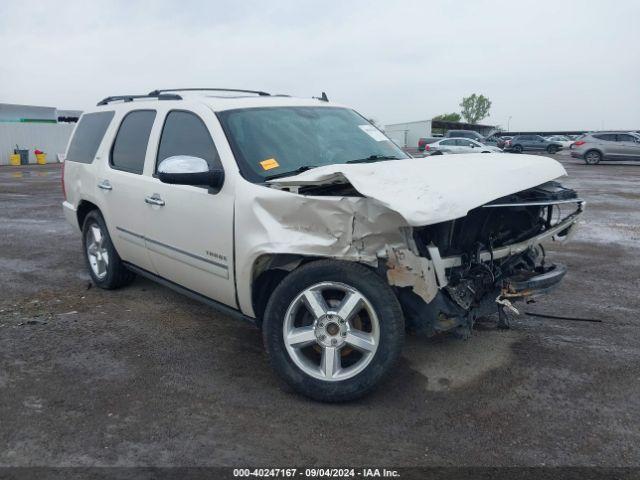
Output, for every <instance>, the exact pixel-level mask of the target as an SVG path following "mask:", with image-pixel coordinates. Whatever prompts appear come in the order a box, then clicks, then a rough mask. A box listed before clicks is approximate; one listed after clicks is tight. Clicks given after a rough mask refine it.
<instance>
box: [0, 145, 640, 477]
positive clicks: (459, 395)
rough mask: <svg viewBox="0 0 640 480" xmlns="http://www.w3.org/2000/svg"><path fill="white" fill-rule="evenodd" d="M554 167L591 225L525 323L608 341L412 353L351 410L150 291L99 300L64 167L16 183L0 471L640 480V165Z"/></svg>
mask: <svg viewBox="0 0 640 480" xmlns="http://www.w3.org/2000/svg"><path fill="white" fill-rule="evenodd" d="M557 158H558V159H561V161H562V162H563V163H564V164H565V166H566V168H567V170H568V172H569V178H568V180H566V181H565V183H566V184H567V185H568V186H571V187H573V188H576V189H578V190H579V191H580V193H581V194H582V196H583V198H585V199H586V200H587V204H588V205H587V208H588V210H587V214H586V215H585V221H584V224H583V225H582V227H581V229H580V230H579V231H578V233H577V234H576V236H575V237H574V239H573V242H572V243H570V244H567V245H563V246H561V247H551V248H550V249H549V250H550V252H549V253H550V257H551V258H552V259H553V260H557V261H560V262H563V263H566V264H567V265H568V266H569V268H570V270H569V274H568V275H567V277H566V279H565V281H564V283H563V285H562V286H561V288H560V289H559V290H557V291H556V292H554V293H553V294H552V295H550V296H548V297H546V298H544V299H542V300H540V301H539V302H537V303H536V304H532V305H528V306H526V307H525V308H524V310H526V311H528V312H537V313H546V314H551V315H557V316H571V317H581V318H586V319H594V320H600V321H601V322H582V321H569V320H554V319H548V318H540V317H530V316H524V315H523V316H520V317H519V318H518V319H517V320H516V321H515V322H514V325H513V328H512V329H511V330H508V331H500V330H497V329H495V327H494V325H493V324H491V323H487V324H483V325H481V326H480V327H479V328H478V329H477V330H475V331H474V335H473V337H472V338H471V339H470V340H468V341H462V340H457V339H455V338H453V337H452V336H443V337H440V338H435V339H428V340H427V339H423V338H413V337H411V338H408V341H407V346H406V348H405V352H404V356H403V358H402V361H401V362H400V364H399V365H398V366H397V368H396V370H395V374H394V376H393V378H391V379H390V380H389V381H388V382H386V383H385V384H384V385H383V387H382V388H380V389H379V390H378V391H377V392H376V393H374V394H372V395H370V396H368V397H367V398H365V399H363V400H361V401H358V402H354V403H350V404H343V405H325V404H318V403H314V402H312V401H309V400H307V399H305V398H302V397H300V396H298V395H296V394H294V393H292V392H289V391H285V390H283V389H282V388H281V386H280V385H279V383H278V381H277V380H276V378H275V375H274V374H273V373H272V372H271V370H270V368H269V365H268V363H267V359H266V356H265V353H264V351H263V348H262V343H261V336H260V332H259V331H258V330H257V329H256V328H255V327H253V326H251V325H249V324H245V323H240V322H239V321H238V320H234V319H232V318H229V317H226V316H223V315H220V314H218V313H216V312H215V311H212V310H211V309H210V308H209V307H207V306H204V305H201V304H199V303H196V302H195V301H193V300H190V299H188V298H185V297H183V296H181V295H179V294H176V293H174V292H172V291H171V290H168V289H167V288H165V287H162V286H159V285H156V284H154V283H152V282H150V281H147V280H144V279H137V280H136V281H135V282H134V284H133V285H132V286H131V287H128V288H125V289H122V290H118V291H102V290H99V289H97V288H90V283H89V277H88V275H87V273H86V272H85V267H84V263H83V258H82V254H81V245H80V235H79V232H78V231H76V230H74V229H73V228H72V227H71V226H69V225H67V224H66V223H64V221H63V218H62V211H61V207H60V203H61V201H62V194H61V189H60V166H59V165H47V166H28V167H0V205H1V206H2V209H1V210H0V287H1V290H0V406H1V407H0V444H1V445H2V448H0V465H56V466H71V465H74V466H83V465H121V466H122V465H158V466H167V465H226V466H229V465H242V466H246V465H262V466H264V465H273V466H283V465H310V464H313V465H329V466H343V465H371V464H372V463H375V464H380V465H393V466H411V465H491V466H498V465H602V466H629V465H640V330H639V328H638V327H639V326H640V315H639V313H640V296H639V295H638V291H639V290H640V278H639V277H640V275H639V272H640V209H639V208H638V204H639V201H640V188H639V185H640V164H636V165H633V164H615V165H614V164H603V165H598V166H592V167H588V166H585V165H583V164H582V163H581V162H579V161H577V160H571V159H569V158H568V157H567V156H563V155H557ZM425 161H428V159H425Z"/></svg>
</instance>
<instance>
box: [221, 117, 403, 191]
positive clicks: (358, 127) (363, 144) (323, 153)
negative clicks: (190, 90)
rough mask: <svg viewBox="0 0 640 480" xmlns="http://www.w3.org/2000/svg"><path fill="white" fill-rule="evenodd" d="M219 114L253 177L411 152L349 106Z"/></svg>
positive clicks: (247, 173) (244, 170) (244, 167)
mask: <svg viewBox="0 0 640 480" xmlns="http://www.w3.org/2000/svg"><path fill="white" fill-rule="evenodd" d="M218 118H219V119H220V122H221V123H222V127H223V129H224V131H225V133H226V134H227V138H228V139H229V142H230V143H231V148H232V149H233V153H234V154H235V156H236V159H237V161H238V166H239V167H240V171H241V173H242V175H243V176H244V177H245V178H246V179H247V180H249V181H252V182H262V181H264V180H266V179H268V178H270V177H273V176H285V175H286V174H287V173H289V172H293V173H292V175H293V174H295V173H297V172H301V171H304V170H305V169H309V168H314V167H320V166H322V165H332V164H336V163H348V162H368V161H371V162H373V161H384V160H387V159H405V158H409V157H408V155H407V154H405V153H404V152H403V151H402V150H400V149H399V148H398V147H397V146H396V145H395V144H394V143H392V142H391V140H389V139H388V138H387V137H386V136H385V135H384V134H383V133H382V132H380V130H378V129H377V128H376V127H374V126H373V125H371V124H370V123H369V122H368V121H367V120H365V119H364V118H363V117H361V116H360V115H358V114H357V113H356V112H354V111H353V110H349V109H346V108H337V107H268V108H246V109H239V110H227V111H224V112H220V113H218Z"/></svg>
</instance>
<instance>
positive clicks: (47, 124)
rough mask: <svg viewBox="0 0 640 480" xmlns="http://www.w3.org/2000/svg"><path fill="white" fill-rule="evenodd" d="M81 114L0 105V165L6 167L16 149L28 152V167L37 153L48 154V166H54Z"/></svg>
mask: <svg viewBox="0 0 640 480" xmlns="http://www.w3.org/2000/svg"><path fill="white" fill-rule="evenodd" d="M81 114H82V112H81V111H79V110H58V109H57V108H55V107H43V106H36V105H15V104H10V103H0V165H8V164H9V156H10V155H11V154H12V153H13V150H14V149H15V148H16V147H17V148H20V149H24V150H29V163H35V161H36V157H35V153H34V150H36V149H39V150H42V151H43V152H45V153H46V154H47V162H49V163H52V162H57V161H58V154H63V153H64V152H65V150H66V148H67V143H68V141H69V137H70V136H71V133H72V132H73V129H74V127H75V125H76V124H75V123H73V122H75V121H77V119H78V117H79V116H80V115H81Z"/></svg>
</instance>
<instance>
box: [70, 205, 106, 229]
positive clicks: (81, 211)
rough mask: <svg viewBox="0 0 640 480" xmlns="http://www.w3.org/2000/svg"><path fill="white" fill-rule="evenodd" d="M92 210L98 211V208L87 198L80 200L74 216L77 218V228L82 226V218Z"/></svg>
mask: <svg viewBox="0 0 640 480" xmlns="http://www.w3.org/2000/svg"><path fill="white" fill-rule="evenodd" d="M92 210H98V211H100V208H99V207H98V206H97V205H96V204H95V203H92V202H90V201H88V200H80V203H79V204H78V208H77V209H76V217H77V218H78V228H79V229H80V230H82V226H83V225H84V220H85V218H87V215H88V214H89V212H90V211H92Z"/></svg>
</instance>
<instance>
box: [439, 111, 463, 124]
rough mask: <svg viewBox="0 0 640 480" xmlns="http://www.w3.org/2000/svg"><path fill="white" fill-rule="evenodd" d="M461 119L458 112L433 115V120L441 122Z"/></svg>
mask: <svg viewBox="0 0 640 480" xmlns="http://www.w3.org/2000/svg"><path fill="white" fill-rule="evenodd" d="M461 119H462V117H461V116H460V114H459V113H456V112H453V113H443V114H442V115H438V116H437V117H433V120H440V121H442V122H459V121H460V120H461Z"/></svg>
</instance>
